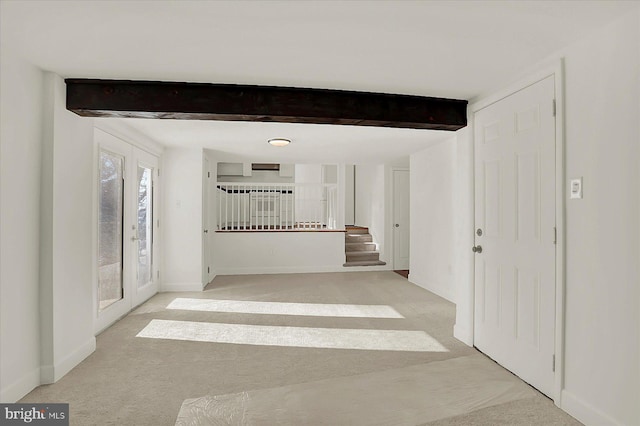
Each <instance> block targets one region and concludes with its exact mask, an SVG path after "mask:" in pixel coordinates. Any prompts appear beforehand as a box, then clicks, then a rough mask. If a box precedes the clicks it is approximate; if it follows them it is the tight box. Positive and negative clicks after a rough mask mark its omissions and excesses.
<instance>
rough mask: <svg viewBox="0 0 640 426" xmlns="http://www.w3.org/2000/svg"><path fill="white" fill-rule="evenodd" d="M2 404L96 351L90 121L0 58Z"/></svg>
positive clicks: (50, 85)
mask: <svg viewBox="0 0 640 426" xmlns="http://www.w3.org/2000/svg"><path fill="white" fill-rule="evenodd" d="M0 62H1V64H2V70H1V75H2V80H1V81H2V88H1V90H2V126H1V128H2V134H1V140H2V156H1V158H2V169H1V170H2V179H1V182H2V191H1V194H2V195H1V196H2V201H1V206H2V210H1V211H2V216H1V217H2V221H1V227H2V229H1V231H0V232H1V233H2V250H1V256H2V257H1V262H2V266H1V268H0V270H1V272H0V273H1V277H2V278H1V284H0V291H1V295H0V300H1V302H0V303H1V304H2V306H1V309H0V312H1V317H0V318H1V323H2V325H1V327H2V333H0V335H1V337H0V339H1V342H0V344H1V345H2V358H1V360H0V368H1V371H0V386H1V389H2V390H1V396H0V398H1V399H2V401H11V402H12V401H15V400H17V399H19V398H21V397H22V396H24V395H25V394H26V393H27V392H29V391H30V390H31V389H32V388H33V387H35V386H37V385H39V384H40V383H49V382H53V381H56V380H58V379H59V378H60V377H62V376H63V375H64V374H66V373H67V372H68V371H69V370H70V369H71V368H73V367H74V366H76V365H77V364H78V363H79V362H80V361H82V360H83V359H84V358H85V357H86V356H88V355H89V354H90V353H91V352H93V350H94V349H95V337H94V336H93V321H92V319H93V317H92V313H93V298H92V294H93V292H92V247H93V240H92V217H93V216H92V203H93V198H92V195H93V192H92V191H93V187H92V184H93V179H92V176H93V174H92V173H93V143H92V141H93V120H91V119H86V118H84V119H83V118H80V117H78V116H76V115H75V114H72V113H70V112H68V111H67V110H66V108H65V86H64V82H63V80H62V79H61V78H60V77H58V76H55V75H53V74H46V75H44V74H43V73H42V72H40V71H39V70H37V69H36V68H34V67H32V66H30V65H28V64H25V63H24V62H22V61H21V60H19V59H17V58H16V57H14V56H12V54H11V53H9V52H7V51H6V50H5V49H3V50H2V58H1V61H0Z"/></svg>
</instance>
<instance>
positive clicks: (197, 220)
mask: <svg viewBox="0 0 640 426" xmlns="http://www.w3.org/2000/svg"><path fill="white" fill-rule="evenodd" d="M203 155H204V154H203V150H202V149H201V148H169V149H167V150H165V152H164V156H163V162H162V169H161V170H162V172H161V177H162V182H163V186H164V192H163V195H164V197H163V200H164V202H163V209H162V211H163V218H164V220H163V221H162V222H161V223H160V229H161V230H162V235H163V237H164V251H163V258H164V268H163V271H161V272H160V276H161V288H160V290H161V291H197V290H202V288H203V282H202V281H203V277H202V235H203V227H202V176H203V175H202V162H203Z"/></svg>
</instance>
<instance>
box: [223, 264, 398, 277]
mask: <svg viewBox="0 0 640 426" xmlns="http://www.w3.org/2000/svg"><path fill="white" fill-rule="evenodd" d="M380 271H392V268H391V266H390V265H389V264H386V265H378V266H342V265H339V266H336V265H325V266H322V265H319V266H274V267H268V266H266V267H255V268H254V267H249V268H227V269H225V268H222V269H220V268H218V269H216V273H217V274H218V275H261V274H315V273H322V272H380Z"/></svg>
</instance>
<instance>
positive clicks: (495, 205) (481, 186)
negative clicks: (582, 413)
mask: <svg viewBox="0 0 640 426" xmlns="http://www.w3.org/2000/svg"><path fill="white" fill-rule="evenodd" d="M554 93H555V88H554V78H553V77H548V78H546V79H544V80H542V81H540V82H538V83H536V84H534V85H532V86H529V87H527V88H525V89H523V90H521V91H519V92H517V93H515V94H513V95H511V96H509V97H507V98H505V99H503V100H501V101H499V102H497V103H494V104H492V105H490V106H488V107H486V108H484V109H482V110H480V111H478V112H476V114H475V117H474V119H475V126H474V137H475V139H474V140H475V182H476V187H475V200H476V201H475V224H476V236H475V243H476V246H475V247H474V251H476V256H475V260H476V261H475V302H474V303H475V311H474V312H475V315H474V344H475V346H476V347H477V348H478V349H480V350H481V351H483V352H484V353H486V354H487V355H489V356H490V357H491V358H493V359H495V360H496V361H497V362H498V363H500V364H502V365H503V366H504V367H506V368H508V369H509V370H511V371H512V372H514V373H515V374H517V375H518V376H520V377H521V378H522V379H523V380H525V381H526V382H528V383H530V384H531V385H533V386H534V387H536V388H537V389H539V390H540V391H542V392H543V393H545V394H546V395H548V396H553V384H554V372H553V371H554V365H553V362H554V336H555V117H554V115H555V112H554ZM480 248H481V251H480Z"/></svg>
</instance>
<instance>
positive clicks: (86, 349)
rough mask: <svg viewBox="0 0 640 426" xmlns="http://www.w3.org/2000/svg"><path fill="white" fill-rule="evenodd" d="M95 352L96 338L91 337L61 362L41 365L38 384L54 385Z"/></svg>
mask: <svg viewBox="0 0 640 426" xmlns="http://www.w3.org/2000/svg"><path fill="white" fill-rule="evenodd" d="M95 350H96V338H95V337H91V338H90V339H89V340H87V341H86V342H85V343H83V344H82V345H80V346H79V347H78V348H76V350H74V351H73V352H71V353H70V354H69V355H67V356H66V357H64V358H63V359H62V361H60V362H59V363H57V364H55V365H51V364H49V365H42V366H41V367H40V383H39V384H42V385H47V384H51V383H55V382H57V381H58V380H60V379H61V378H62V377H64V375H65V374H67V373H68V372H69V371H71V370H72V369H73V368H74V367H76V366H77V365H78V364H80V363H81V362H82V361H84V359H85V358H87V357H88V356H89V355H91V354H92V353H93V352H95Z"/></svg>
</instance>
